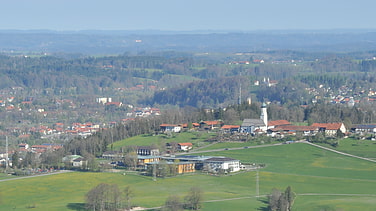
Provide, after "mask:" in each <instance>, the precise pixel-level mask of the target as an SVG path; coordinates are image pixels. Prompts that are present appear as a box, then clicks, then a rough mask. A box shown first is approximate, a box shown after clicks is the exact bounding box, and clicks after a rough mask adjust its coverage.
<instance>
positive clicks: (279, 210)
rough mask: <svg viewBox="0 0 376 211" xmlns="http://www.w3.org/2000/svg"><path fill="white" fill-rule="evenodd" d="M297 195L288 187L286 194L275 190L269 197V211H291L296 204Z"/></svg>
mask: <svg viewBox="0 0 376 211" xmlns="http://www.w3.org/2000/svg"><path fill="white" fill-rule="evenodd" d="M295 197H296V194H295V193H294V192H293V191H292V189H291V187H290V186H288V187H287V188H286V190H285V191H284V192H281V191H280V190H278V189H276V188H274V189H273V190H272V192H271V194H270V195H269V206H268V208H269V210H270V211H290V210H291V207H292V205H293V204H294V200H295Z"/></svg>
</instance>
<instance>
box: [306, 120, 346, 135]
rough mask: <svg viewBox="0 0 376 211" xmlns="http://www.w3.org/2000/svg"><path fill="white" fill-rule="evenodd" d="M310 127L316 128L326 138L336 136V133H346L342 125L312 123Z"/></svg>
mask: <svg viewBox="0 0 376 211" xmlns="http://www.w3.org/2000/svg"><path fill="white" fill-rule="evenodd" d="M312 126H315V127H318V128H319V131H320V132H324V133H325V135H327V136H335V135H337V131H341V132H342V133H346V127H345V125H344V124H343V123H313V124H312Z"/></svg>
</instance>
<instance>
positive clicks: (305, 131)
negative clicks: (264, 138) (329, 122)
mask: <svg viewBox="0 0 376 211" xmlns="http://www.w3.org/2000/svg"><path fill="white" fill-rule="evenodd" d="M317 132H318V127H315V126H297V125H281V126H278V127H275V128H271V129H269V130H268V134H270V135H272V136H273V134H277V133H284V134H290V135H296V134H297V133H300V134H302V135H304V136H312V135H315V134H316V133H317Z"/></svg>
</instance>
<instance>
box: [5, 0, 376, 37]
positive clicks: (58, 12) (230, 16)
mask: <svg viewBox="0 0 376 211" xmlns="http://www.w3.org/2000/svg"><path fill="white" fill-rule="evenodd" d="M0 3H1V4H0V19H1V21H0V29H52V30H86V29H99V30H140V29H141V30H147V29H155V30H176V31H180V30H245V31H248V30H265V29H266V30H269V29H376V19H375V17H376V15H375V8H376V1H375V0H258V1H254V0H0Z"/></svg>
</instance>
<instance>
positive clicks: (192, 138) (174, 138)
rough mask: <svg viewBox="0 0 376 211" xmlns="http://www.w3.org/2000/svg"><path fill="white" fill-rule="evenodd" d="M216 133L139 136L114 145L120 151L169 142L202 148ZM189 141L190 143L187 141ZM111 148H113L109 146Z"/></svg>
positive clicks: (114, 148)
mask: <svg viewBox="0 0 376 211" xmlns="http://www.w3.org/2000/svg"><path fill="white" fill-rule="evenodd" d="M216 135H217V134H216V133H201V132H185V133H172V134H171V135H167V134H159V135H150V134H145V135H139V136H134V137H131V138H127V139H124V140H121V141H118V142H115V143H113V145H112V148H113V150H120V148H121V147H124V146H125V147H126V146H150V145H152V144H154V145H165V144H166V143H168V142H177V143H184V142H191V143H192V144H193V146H194V147H202V146H205V145H207V144H209V143H207V142H205V140H208V139H210V138H213V137H215V136H216ZM187 140H189V141H187ZM109 147H111V146H109Z"/></svg>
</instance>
